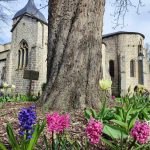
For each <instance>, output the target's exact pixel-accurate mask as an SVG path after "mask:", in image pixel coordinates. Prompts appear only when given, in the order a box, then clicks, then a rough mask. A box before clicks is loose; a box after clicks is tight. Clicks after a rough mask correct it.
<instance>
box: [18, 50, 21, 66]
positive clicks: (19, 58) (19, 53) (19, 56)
mask: <svg viewBox="0 0 150 150" xmlns="http://www.w3.org/2000/svg"><path fill="white" fill-rule="evenodd" d="M20 60H21V52H20V50H19V51H18V68H19V67H20Z"/></svg>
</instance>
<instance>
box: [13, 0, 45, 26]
mask: <svg viewBox="0 0 150 150" xmlns="http://www.w3.org/2000/svg"><path fill="white" fill-rule="evenodd" d="M23 15H29V16H31V17H34V18H36V19H38V20H39V21H42V22H44V23H46V24H47V21H46V19H45V17H44V15H43V14H42V13H41V12H40V11H39V9H37V7H36V6H35V3H34V0H29V1H28V3H27V4H26V6H25V7H24V8H22V9H21V10H19V11H18V12H17V13H16V14H15V16H14V18H13V19H16V18H18V17H20V16H23Z"/></svg>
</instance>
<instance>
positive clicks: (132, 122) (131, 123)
mask: <svg viewBox="0 0 150 150" xmlns="http://www.w3.org/2000/svg"><path fill="white" fill-rule="evenodd" d="M138 114H139V113H136V114H134V115H133V116H132V117H131V119H130V120H129V123H128V128H129V130H130V129H131V128H132V127H133V126H134V124H135V121H136V119H137V118H138Z"/></svg>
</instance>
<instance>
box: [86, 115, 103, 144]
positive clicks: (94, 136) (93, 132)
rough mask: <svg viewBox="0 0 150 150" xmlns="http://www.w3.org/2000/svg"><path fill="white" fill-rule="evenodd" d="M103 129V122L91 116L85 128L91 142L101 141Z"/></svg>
mask: <svg viewBox="0 0 150 150" xmlns="http://www.w3.org/2000/svg"><path fill="white" fill-rule="evenodd" d="M102 130H103V124H102V123H101V122H99V121H96V120H95V119H94V118H91V119H90V121H89V123H88V125H87V127H86V130H85V131H86V134H87V137H88V138H89V140H90V143H91V144H97V143H98V142H99V140H100V135H101V133H102Z"/></svg>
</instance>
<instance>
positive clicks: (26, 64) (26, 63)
mask: <svg viewBox="0 0 150 150" xmlns="http://www.w3.org/2000/svg"><path fill="white" fill-rule="evenodd" d="M27 66H28V48H26V62H25V67H27Z"/></svg>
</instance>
